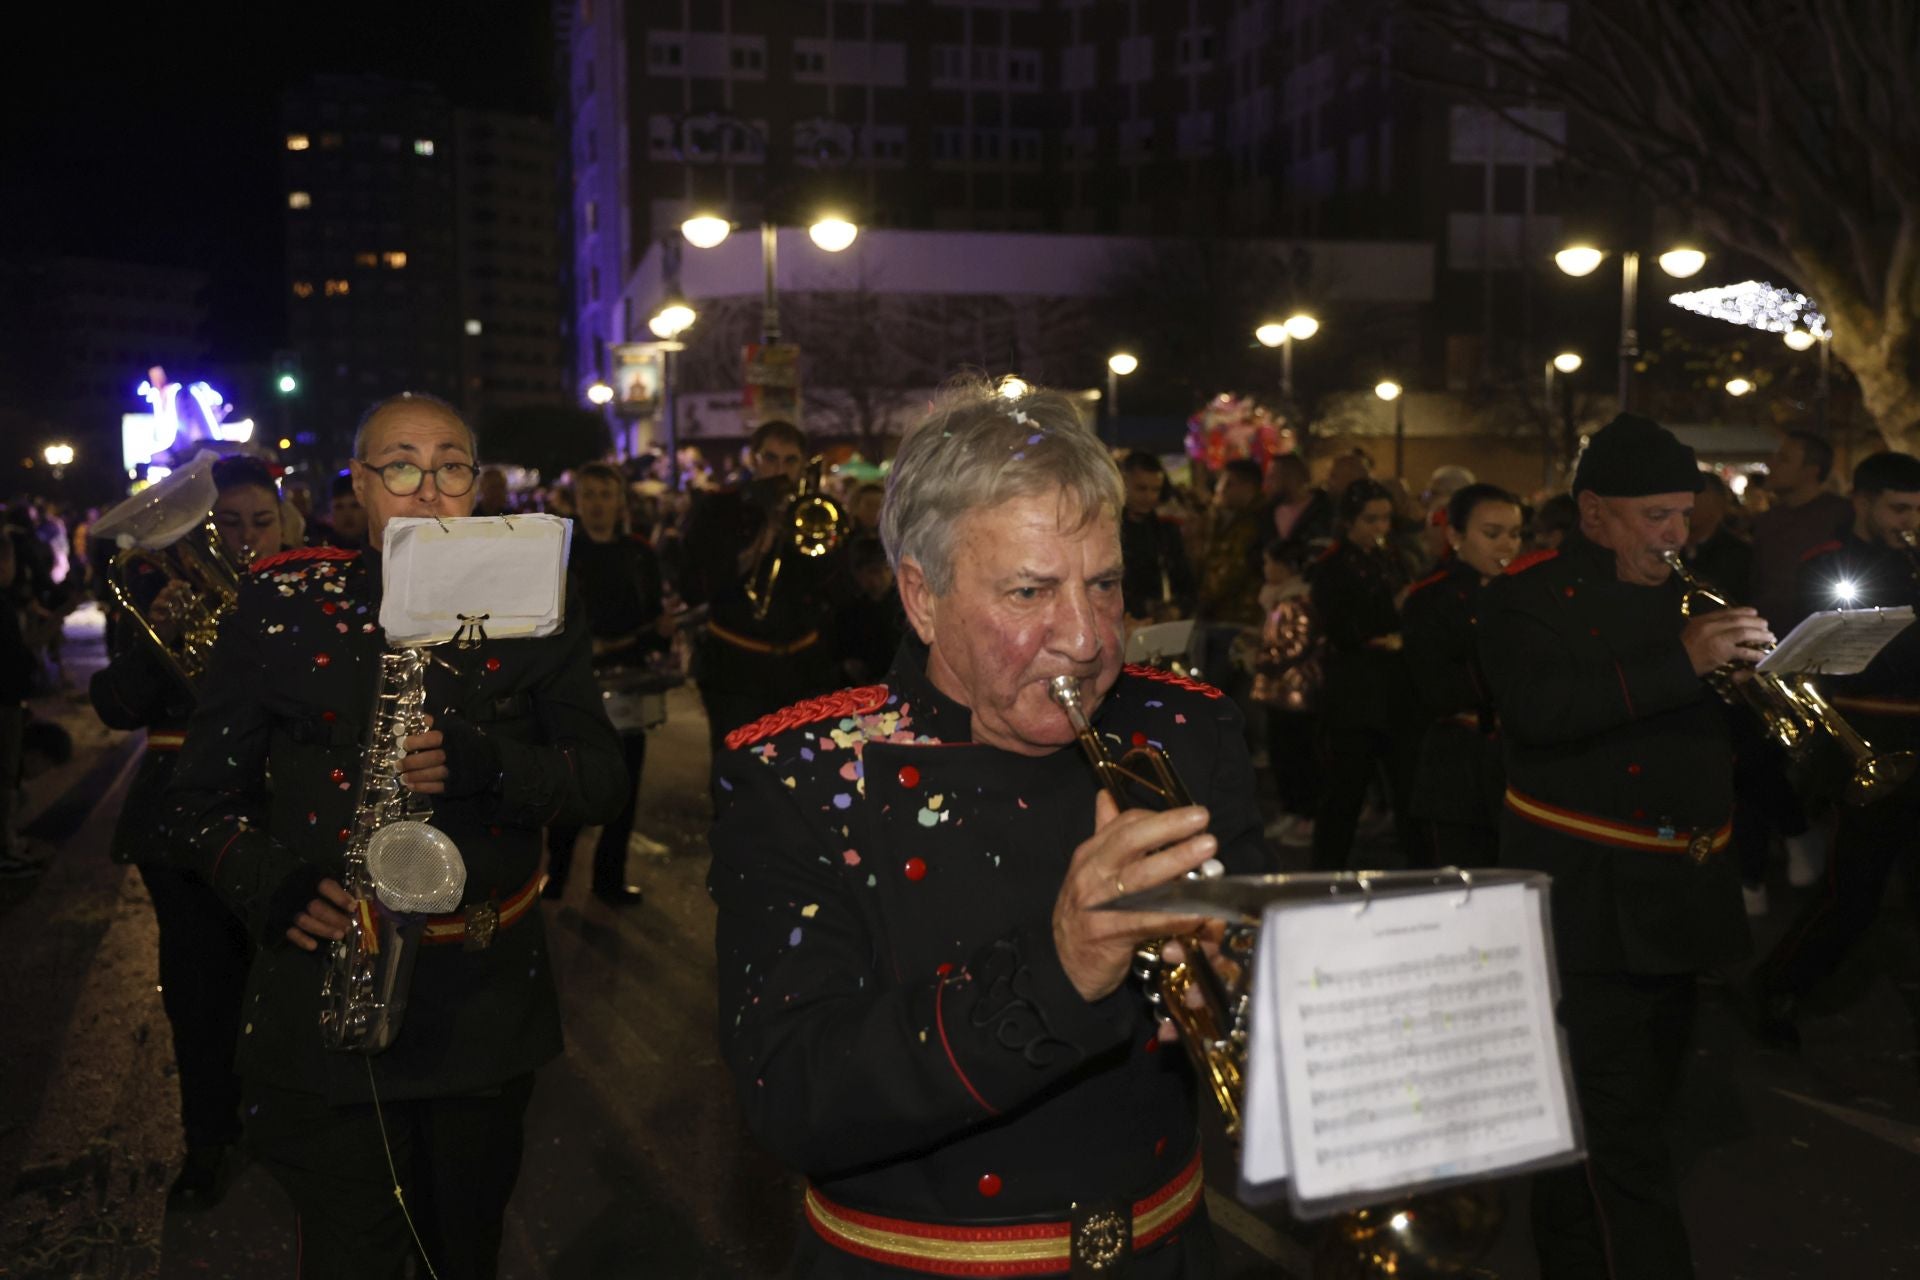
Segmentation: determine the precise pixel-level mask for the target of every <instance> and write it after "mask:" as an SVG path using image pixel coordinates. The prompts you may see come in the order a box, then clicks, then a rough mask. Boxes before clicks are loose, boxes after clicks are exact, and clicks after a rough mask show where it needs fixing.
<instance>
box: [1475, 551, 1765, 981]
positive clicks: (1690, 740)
mask: <svg viewBox="0 0 1920 1280" xmlns="http://www.w3.org/2000/svg"><path fill="white" fill-rule="evenodd" d="M1680 599H1681V588H1680V585H1679V583H1677V582H1675V581H1673V580H1672V579H1669V580H1668V581H1667V582H1665V583H1663V584H1661V585H1660V586H1657V587H1642V586H1634V585H1631V584H1629V583H1624V582H1621V581H1620V580H1619V578H1618V576H1617V573H1616V569H1615V564H1614V557H1613V552H1612V551H1610V550H1607V549H1606V548H1603V547H1599V546H1596V545H1595V544H1593V543H1592V542H1589V541H1588V540H1587V539H1585V538H1584V537H1582V536H1580V534H1579V533H1578V532H1574V533H1570V534H1569V535H1568V536H1567V539H1566V541H1565V542H1564V543H1563V544H1562V545H1561V549H1560V551H1559V552H1558V553H1552V552H1540V553H1535V554H1534V555H1531V556H1523V557H1522V558H1520V559H1519V560H1516V561H1515V562H1514V563H1513V564H1512V565H1511V566H1510V567H1509V568H1508V571H1507V574H1506V576H1504V577H1502V578H1498V579H1496V580H1495V581H1494V582H1493V583H1491V584H1489V586H1488V587H1487V590H1486V592H1485V594H1484V596H1483V598H1482V601H1481V605H1480V624H1479V634H1480V666H1481V670H1482V671H1484V672H1485V673H1486V676H1487V679H1488V681H1489V682H1490V683H1491V684H1492V686H1493V695H1494V703H1495V706H1496V707H1497V708H1498V710H1499V715H1500V729H1501V735H1502V737H1503V738H1504V739H1505V742H1506V763H1507V782H1508V786H1509V787H1510V788H1511V789H1512V790H1513V791H1514V792H1517V793H1520V794H1521V795H1524V796H1526V797H1528V798H1530V799H1531V800H1533V801H1534V802H1536V803H1538V804H1545V805H1548V806H1552V807H1554V808H1556V809H1559V810H1563V811H1565V812H1567V813H1571V814H1575V815H1585V816H1591V817H1597V818H1600V819H1603V820H1605V821H1608V822H1616V823H1623V824H1629V825H1632V826H1635V827H1638V828H1642V829H1652V830H1654V831H1655V832H1656V833H1658V832H1659V831H1660V830H1662V829H1671V830H1672V831H1673V832H1675V833H1680V834H1687V833H1694V834H1698V833H1706V832H1713V831H1715V830H1717V829H1719V828H1720V827H1721V826H1722V825H1723V824H1725V823H1726V822H1727V821H1728V819H1729V817H1730V815H1731V813H1732V809H1733V772H1732V754H1731V750H1730V748H1729V746H1728V743H1727V724H1726V717H1725V716H1724V715H1722V713H1721V708H1720V705H1719V704H1718V702H1717V700H1716V699H1715V696H1714V694H1713V693H1712V691H1711V690H1710V689H1709V688H1708V686H1707V684H1706V683H1705V681H1703V680H1701V679H1700V677H1698V676H1696V675H1695V674H1694V673H1693V666H1692V663H1691V662H1690V661H1689V660H1688V658H1687V654H1686V650H1685V649H1684V648H1682V647H1681V644H1680V631H1681V628H1682V625H1683V623H1682V621H1681V617H1680ZM1500 859H1501V862H1502V863H1504V864H1506V865H1508V866H1514V867H1526V868H1533V869H1536V870H1540V871H1545V872H1548V873H1550V874H1551V875H1552V876H1553V877H1554V884H1553V894H1552V899H1553V922H1554V933H1555V940H1556V944H1557V949H1558V952H1559V956H1560V962H1561V966H1562V967H1563V968H1564V969H1567V970H1568V971H1570V972H1632V973H1680V972H1686V971H1690V970H1697V969H1701V968H1705V967H1707V966H1710V965H1714V964H1720V963H1723V962H1726V961H1729V960H1732V959H1737V958H1738V957H1739V956H1741V955H1743V954H1744V953H1745V951H1746V949H1747V946H1748V937H1747V923H1746V918H1745V915H1744V913H1743V910H1742V908H1741V905H1740V895H1739V893H1738V892H1737V888H1738V884H1739V878H1738V875H1737V873H1736V871H1735V868H1734V865H1733V859H1732V858H1731V857H1730V856H1729V855H1728V854H1726V853H1725V852H1724V851H1723V852H1721V853H1718V854H1714V855H1711V856H1710V857H1708V858H1707V859H1706V861H1705V862H1704V863H1697V862H1695V861H1693V860H1692V859H1691V858H1689V857H1687V856H1686V855H1685V854H1683V853H1673V852H1659V851H1654V852H1646V851H1640V850H1634V849H1628V848H1621V847H1618V846H1615V845H1610V844H1604V843H1599V842H1596V841H1593V840H1586V839H1581V838H1578V837H1575V836H1573V835H1569V834H1567V833H1565V832H1564V831H1560V830H1554V829H1550V828H1548V827H1544V826H1541V825H1538V824H1537V823H1533V822H1528V821H1524V820H1522V819H1520V818H1519V817H1518V816H1517V815H1516V814H1515V812H1514V811H1513V810H1512V809H1511V808H1509V809H1508V810H1507V812H1506V813H1505V814H1504V815H1503V817H1502V823H1501V837H1500Z"/></svg>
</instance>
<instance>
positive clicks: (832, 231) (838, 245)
mask: <svg viewBox="0 0 1920 1280" xmlns="http://www.w3.org/2000/svg"><path fill="white" fill-rule="evenodd" d="M807 234H808V235H810V236H812V237H813V242H814V243H815V244H817V245H819V246H820V247H821V248H822V249H825V250H826V251H827V252H828V253H839V252H840V251H841V250H842V249H844V248H846V247H847V246H848V245H850V244H852V243H853V239H854V237H855V236H857V235H859V234H860V228H858V227H856V226H854V225H853V224H852V223H851V222H848V221H847V220H846V219H845V218H822V219H820V221H818V222H816V223H814V224H813V225H812V226H810V227H808V228H807Z"/></svg>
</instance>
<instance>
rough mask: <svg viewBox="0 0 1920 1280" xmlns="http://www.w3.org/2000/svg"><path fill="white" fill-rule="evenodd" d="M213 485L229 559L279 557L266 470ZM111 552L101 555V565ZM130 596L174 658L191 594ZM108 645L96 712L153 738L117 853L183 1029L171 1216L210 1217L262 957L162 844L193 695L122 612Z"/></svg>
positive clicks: (177, 1047)
mask: <svg viewBox="0 0 1920 1280" xmlns="http://www.w3.org/2000/svg"><path fill="white" fill-rule="evenodd" d="M213 483H214V488H215V490H216V491H217V493H218V497H217V499H216V500H215V502H214V504H213V521H214V525H215V527H216V528H217V529H218V530H219V537H220V543H221V546H222V547H223V548H224V550H225V552H226V554H227V556H228V557H229V559H230V560H232V561H233V562H235V563H237V564H252V563H254V562H256V561H258V560H261V559H264V558H266V557H267V556H270V555H274V554H275V553H277V552H278V551H279V550H280V549H281V545H282V543H281V534H282V529H283V528H284V519H283V511H284V510H285V509H286V504H285V503H283V502H282V501H281V499H280V496H279V493H278V491H277V490H276V489H275V487H274V482H273V473H272V472H271V471H269V470H268V469H267V466H266V464H265V463H263V462H261V461H259V460H258V459H257V458H250V457H244V456H235V457H231V458H225V459H222V460H221V461H220V462H218V463H216V464H215V465H214V468H213ZM111 551H112V548H111V547H103V548H101V549H100V551H99V554H101V555H103V556H104V555H108V554H110V553H111ZM129 588H130V593H131V595H132V597H133V602H134V604H135V606H136V607H138V608H139V609H140V611H141V612H142V614H144V615H145V617H146V618H147V620H148V622H150V623H151V624H152V626H153V629H154V632H155V633H156V634H157V635H158V636H159V637H160V639H161V640H162V641H163V642H165V643H166V644H167V645H168V646H169V647H171V646H173V645H174V644H176V643H177V642H178V641H179V639H180V634H181V627H182V622H183V620H184V616H185V611H186V610H187V608H188V607H189V606H191V605H193V604H194V603H195V593H194V590H193V587H192V586H191V585H190V584H189V583H187V582H186V581H184V580H182V579H178V578H168V577H167V575H165V574H164V573H162V572H161V571H160V570H159V569H157V568H154V567H153V566H152V565H151V564H143V565H142V566H141V568H140V569H139V570H137V571H136V573H135V574H134V576H133V579H132V581H131V583H130V584H129ZM199 603H200V604H202V605H205V604H206V603H207V602H206V601H204V600H201V601H200V602H199ZM107 636H108V644H109V648H110V652H111V653H112V655H113V660H112V661H111V662H110V663H108V665H107V666H106V667H104V668H102V669H101V670H100V671H98V672H96V673H95V674H94V677H93V683H92V685H91V687H90V689H89V690H88V694H89V697H90V698H91V699H92V701H93V709H94V710H95V711H96V712H98V713H99V716H100V719H101V720H102V721H103V722H104V723H105V724H106V725H107V726H108V727H109V728H112V729H145V730H146V731H147V747H146V752H145V754H144V755H143V756H142V757H141V760H140V766H139V769H138V771H137V772H136V773H135V774H134V778H133V782H132V784H131V785H130V786H129V787H128V789H127V799H126V805H125V807H124V808H123V809H122V810H121V811H120V820H119V823H118V824H117V825H116V826H115V827H114V832H113V844H112V846H111V853H112V856H113V859H114V861H116V862H121V863H127V862H131V863H133V864H135V865H136V866H138V867H139V869H140V878H141V879H142V880H143V881H144V882H145V883H146V886H147V895H148V897H150V898H151V899H152V900H153V913H154V916H155V918H156V919H157V920H158V921H159V925H160V998H161V1004H162V1005H163V1006H164V1007H165V1009H166V1012H167V1021H168V1023H169V1024H171V1026H172V1028H173V1053H174V1061H175V1063H176V1064H177V1065H178V1067H179V1073H180V1118H181V1121H182V1123H183V1125H184V1127H185V1129H186V1144H187V1155H186V1161H185V1163H184V1164H183V1165H182V1166H181V1170H180V1173H179V1175H178V1176H177V1177H175V1179H174V1180H173V1185H172V1186H171V1187H170V1188H169V1190H168V1192H167V1204H168V1207H169V1208H175V1209H204V1208H209V1207H211V1206H212V1205H214V1204H216V1203H218V1202H219V1200H220V1197H221V1196H222V1195H223V1194H224V1192H225V1180H224V1178H223V1176H222V1172H223V1168H224V1166H225V1164H226V1157H227V1149H228V1148H229V1147H231V1146H232V1145H233V1144H234V1143H235V1142H236V1141H238V1140H239V1137H240V1081H239V1077H238V1076H236V1075H235V1074H234V1070H233V1051H234V1045H235V1043H236V1042H237V1041H238V1039H239V1035H240V1005H241V999H242V995H243V989H244V987H245V984H246V978H247V966H248V965H249V964H250V963H251V961H252V948H251V946H250V945H249V943H248V940H247V934H246V930H245V929H244V928H243V927H242V925H241V923H240V921H239V920H238V919H236V918H235V917H234V915H233V914H232V913H231V912H229V911H228V910H227V908H226V906H225V905H224V904H223V903H222V902H221V901H220V899H219V898H218V897H217V896H215V894H214V892H213V890H212V889H210V888H208V887H207V886H206V885H205V884H203V883H201V882H200V881H198V880H196V879H194V878H193V877H191V876H189V875H187V874H186V873H185V872H183V871H179V870H176V869H175V868H174V867H172V866H171V865H170V864H169V863H168V862H167V859H166V852H165V850H164V849H162V848H161V847H160V845H159V844H158V842H157V839H156V837H155V835H154V831H155V828H156V827H157V826H158V825H159V816H160V807H161V794H162V793H163V792H164V791H165V790H166V786H167V782H168V780H169V779H170V778H171V777H172V776H173V767H174V763H175V760H176V759H177V756H178V753H179V751H180V745H181V743H182V742H184V741H185V740H186V729H187V721H188V720H189V719H190V718H191V717H192V715H193V706H194V698H193V690H192V689H191V688H189V687H188V686H187V684H186V683H185V682H184V681H183V680H182V679H181V678H180V677H179V676H178V675H176V674H175V672H174V670H173V667H172V666H171V665H170V664H169V663H168V662H167V661H166V660H165V659H164V658H162V657H161V656H160V654H159V653H158V652H157V651H156V650H155V649H154V647H153V645H152V643H151V641H150V640H149V639H148V637H147V636H146V634H145V632H144V630H143V629H142V628H141V626H140V624H139V622H138V621H137V620H135V619H134V618H131V617H129V616H127V614H126V613H125V612H124V611H123V610H120V609H118V608H116V609H114V610H113V612H112V615H111V618H110V621H109V626H108V631H107Z"/></svg>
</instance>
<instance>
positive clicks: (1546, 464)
mask: <svg viewBox="0 0 1920 1280" xmlns="http://www.w3.org/2000/svg"><path fill="white" fill-rule="evenodd" d="M1585 363H1586V361H1584V360H1582V359H1581V358H1580V353H1579V352H1578V351H1562V352H1561V353H1560V354H1559V355H1556V356H1555V357H1554V358H1553V359H1551V360H1549V361H1547V363H1546V368H1545V372H1546V380H1547V420H1548V421H1549V422H1551V421H1552V420H1553V381H1554V379H1553V375H1554V374H1556V373H1557V374H1559V375H1560V423H1561V436H1560V452H1561V456H1562V457H1563V458H1564V457H1571V456H1573V448H1574V444H1573V440H1574V435H1573V382H1572V375H1574V374H1576V373H1578V372H1580V366H1581V365H1583V364H1585ZM1546 434H1547V439H1548V441H1549V444H1548V447H1547V450H1546V456H1545V457H1543V458H1541V460H1540V471H1541V477H1542V480H1543V482H1544V483H1547V484H1552V483H1553V448H1552V444H1551V440H1552V428H1551V427H1549V428H1548V429H1547V433H1546Z"/></svg>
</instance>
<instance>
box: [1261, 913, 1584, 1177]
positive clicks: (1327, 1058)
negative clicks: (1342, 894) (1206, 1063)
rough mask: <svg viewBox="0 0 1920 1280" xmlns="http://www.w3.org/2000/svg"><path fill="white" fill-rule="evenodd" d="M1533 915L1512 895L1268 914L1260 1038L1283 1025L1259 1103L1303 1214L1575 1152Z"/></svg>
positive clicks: (1264, 1156) (1264, 1137)
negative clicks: (1276, 1130)
mask: <svg viewBox="0 0 1920 1280" xmlns="http://www.w3.org/2000/svg"><path fill="white" fill-rule="evenodd" d="M1541 907H1542V903H1541V899H1540V891H1539V889H1538V888H1537V887H1535V886H1534V885H1531V884H1511V885H1501V886H1495V887H1487V888H1477V889H1475V890H1474V891H1473V892H1472V894H1471V896H1469V895H1467V894H1466V893H1465V891H1464V890H1460V889H1449V890H1436V891H1431V892H1424V893H1415V894H1406V895H1401V896H1395V897H1384V898H1379V899H1376V900H1375V901H1373V902H1372V903H1371V904H1369V905H1366V906H1365V908H1364V910H1361V909H1360V908H1359V907H1358V906H1357V905H1356V904H1354V903H1353V902H1351V901H1345V902H1334V903H1325V904H1318V903H1315V904H1302V903H1277V904H1275V905H1274V906H1273V907H1271V908H1269V910H1268V913H1267V917H1266V922H1265V924H1264V926H1263V929H1262V944H1261V945H1262V950H1263V952H1265V953H1266V962H1265V963H1263V964H1262V965H1261V966H1260V974H1259V977H1260V979H1261V980H1262V981H1261V983H1260V986H1259V987H1258V989H1257V990H1256V999H1257V1001H1258V1007H1259V1012H1258V1014H1257V1015H1256V1020H1255V1027H1256V1030H1257V1029H1258V1028H1259V1027H1260V1025H1261V1023H1263V1022H1264V1023H1265V1024H1266V1025H1267V1026H1268V1027H1269V1028H1274V1029H1277V1031H1278V1035H1277V1037H1275V1038H1277V1040H1278V1044H1279V1053H1278V1054H1277V1055H1269V1056H1277V1059H1278V1070H1277V1071H1275V1072H1274V1073H1273V1074H1275V1075H1277V1076H1278V1086H1279V1087H1278V1089H1277V1090H1273V1089H1271V1088H1269V1090H1268V1096H1267V1098H1266V1100H1265V1104H1266V1105H1267V1106H1268V1107H1269V1108H1270V1104H1272V1103H1274V1102H1275V1101H1277V1102H1278V1103H1279V1106H1278V1107H1277V1108H1271V1109H1277V1110H1278V1111H1279V1112H1280V1114H1281V1128H1282V1129H1283V1130H1284V1133H1285V1138H1286V1141H1285V1152H1284V1156H1283V1157H1282V1159H1283V1160H1284V1167H1285V1169H1286V1170H1288V1171H1290V1173H1291V1176H1292V1179H1293V1196H1294V1199H1295V1202H1296V1203H1297V1204H1298V1203H1301V1202H1308V1201H1321V1200H1328V1199H1334V1198H1338V1197H1342V1196H1350V1195H1353V1194H1356V1193H1365V1192H1369V1191H1383V1190H1387V1189H1391V1188H1396V1187H1402V1186H1411V1185H1418V1184H1421V1183H1427V1182H1435V1181H1440V1180H1444V1179H1447V1178H1453V1177H1460V1176H1465V1175H1470V1174H1475V1173H1482V1172H1489V1171H1493V1170H1498V1169H1506V1168H1512V1167H1515V1166H1519V1165H1524V1164H1528V1163H1531V1162H1534V1161H1539V1160H1546V1159H1550V1158H1551V1157H1553V1156H1555V1155H1557V1154H1561V1153H1566V1152H1571V1151H1572V1150H1574V1149H1575V1147H1576V1142H1577V1140H1576V1137H1575V1129H1574V1122H1573V1117H1572V1115H1571V1113H1570V1110H1569V1103H1568V1098H1567V1086H1566V1073H1565V1069H1564V1067H1563V1065H1562V1059H1561V1055H1560V1046H1559V1040H1558V1037H1557V1032H1556V1028H1555V1025H1554V1017H1553V999H1554V997H1553V985H1552V978H1551V970H1550V967H1549V958H1548V955H1547V952H1546V946H1547V942H1546V931H1545V928H1544V925H1543V912H1542V909H1541ZM1255 1074H1256V1075H1257V1074H1259V1067H1258V1064H1256V1065H1255ZM1276 1094H1277V1097H1276V1096H1275V1095H1276ZM1257 1098H1258V1095H1257V1094H1256V1095H1255V1098H1254V1099H1250V1100H1249V1112H1250V1115H1249V1133H1248V1137H1249V1142H1248V1146H1249V1147H1250V1148H1251V1147H1252V1146H1253V1145H1254V1143H1255V1141H1258V1142H1260V1143H1261V1144H1262V1151H1261V1152H1260V1154H1259V1155H1258V1156H1257V1157H1255V1160H1254V1162H1253V1167H1254V1168H1257V1169H1263V1170H1265V1171H1266V1173H1265V1176H1266V1177H1269V1178H1270V1177H1271V1176H1273V1175H1272V1173H1271V1169H1272V1168H1273V1167H1274V1161H1273V1155H1272V1152H1271V1151H1269V1150H1267V1149H1265V1146H1264V1144H1265V1143H1266V1142H1267V1141H1269V1140H1270V1139H1271V1136H1272V1130H1271V1123H1270V1121H1269V1119H1268V1114H1267V1111H1266V1110H1260V1109H1257V1107H1259V1106H1260V1105H1261V1104H1259V1103H1258V1102H1257ZM1254 1120H1258V1121H1259V1122H1260V1124H1261V1125H1262V1129H1261V1131H1259V1132H1257V1133H1256V1131H1255V1130H1254V1129H1253V1128H1252V1122H1253V1121H1254Z"/></svg>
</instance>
